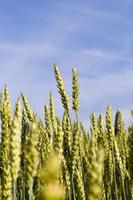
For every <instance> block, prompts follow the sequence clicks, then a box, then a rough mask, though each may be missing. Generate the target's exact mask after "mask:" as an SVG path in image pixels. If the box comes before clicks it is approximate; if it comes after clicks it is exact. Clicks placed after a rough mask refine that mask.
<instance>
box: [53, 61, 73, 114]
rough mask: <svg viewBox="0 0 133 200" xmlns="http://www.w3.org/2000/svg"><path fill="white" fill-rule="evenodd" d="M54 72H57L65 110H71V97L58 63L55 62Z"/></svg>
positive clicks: (56, 75) (58, 85)
mask: <svg viewBox="0 0 133 200" xmlns="http://www.w3.org/2000/svg"><path fill="white" fill-rule="evenodd" d="M54 72H55V78H56V81H57V87H58V91H59V93H60V95H61V101H62V104H63V107H64V109H65V110H67V111H69V108H70V103H69V97H68V94H67V92H66V90H65V87H64V81H63V79H62V76H61V73H60V71H59V68H58V67H57V65H56V64H54Z"/></svg>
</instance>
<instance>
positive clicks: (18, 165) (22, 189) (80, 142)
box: [0, 65, 133, 200]
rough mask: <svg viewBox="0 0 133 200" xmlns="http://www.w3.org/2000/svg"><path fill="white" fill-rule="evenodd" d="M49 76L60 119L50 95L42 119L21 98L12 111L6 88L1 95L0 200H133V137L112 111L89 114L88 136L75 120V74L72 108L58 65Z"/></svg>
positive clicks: (74, 77)
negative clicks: (58, 99)
mask: <svg viewBox="0 0 133 200" xmlns="http://www.w3.org/2000/svg"><path fill="white" fill-rule="evenodd" d="M54 73H55V78H56V81H57V88H58V92H59V94H60V97H61V103H62V106H63V108H64V113H63V117H62V119H61V118H59V117H58V116H57V115H56V113H55V105H54V97H53V94H52V92H50V95H49V105H45V106H44V119H42V118H41V117H40V116H38V114H37V113H35V112H34V111H33V110H32V109H31V107H30V104H29V102H28V100H27V98H26V96H25V95H24V94H21V96H20V97H19V98H18V100H17V102H16V106H15V109H14V111H12V108H11V101H10V95H9V91H8V89H7V86H5V87H4V89H3V90H2V92H1V97H0V118H1V141H0V199H2V200H133V131H132V129H126V128H125V126H124V122H123V119H122V114H121V111H120V110H118V111H117V112H116V113H115V120H113V117H112V114H113V113H112V108H111V106H108V107H107V109H106V112H105V115H104V116H103V115H99V116H96V115H95V113H92V114H91V115H90V121H91V127H90V130H89V131H87V130H86V129H85V128H84V125H83V123H82V122H81V121H80V119H79V109H80V100H79V83H78V72H77V70H76V69H75V68H74V69H72V95H71V99H72V105H70V96H68V93H67V90H66V88H65V85H64V81H63V78H62V75H61V73H60V71H59V68H58V66H57V65H54ZM71 108H72V110H73V112H74V113H75V118H74V120H72V113H71V112H72V111H71ZM57 109H58V108H57Z"/></svg>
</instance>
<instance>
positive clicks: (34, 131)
mask: <svg viewBox="0 0 133 200" xmlns="http://www.w3.org/2000/svg"><path fill="white" fill-rule="evenodd" d="M39 136H40V132H39V129H38V125H37V123H36V122H34V123H32V127H31V131H30V136H29V138H28V141H27V143H26V147H25V180H26V188H27V191H28V196H29V199H31V197H32V192H33V183H34V177H35V176H36V174H37V169H38V165H39V152H38V149H37V146H38V142H39Z"/></svg>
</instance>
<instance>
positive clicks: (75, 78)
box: [72, 68, 80, 113]
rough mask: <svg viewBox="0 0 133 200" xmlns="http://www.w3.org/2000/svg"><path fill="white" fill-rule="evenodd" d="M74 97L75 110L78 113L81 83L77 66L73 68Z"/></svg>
mask: <svg viewBox="0 0 133 200" xmlns="http://www.w3.org/2000/svg"><path fill="white" fill-rule="evenodd" d="M72 74H73V79H72V98H73V101H72V103H73V110H74V111H75V112H76V113H77V112H78V111H79V106H80V105H79V83H78V72H77V69H76V68H73V69H72Z"/></svg>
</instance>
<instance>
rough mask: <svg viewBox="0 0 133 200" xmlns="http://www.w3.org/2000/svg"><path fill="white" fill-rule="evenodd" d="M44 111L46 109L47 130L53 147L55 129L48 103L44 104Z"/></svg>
mask: <svg viewBox="0 0 133 200" xmlns="http://www.w3.org/2000/svg"><path fill="white" fill-rule="evenodd" d="M44 111H45V127H46V131H47V134H48V138H49V143H50V145H51V148H52V143H53V130H52V122H51V117H50V110H49V106H48V105H45V106H44Z"/></svg>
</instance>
